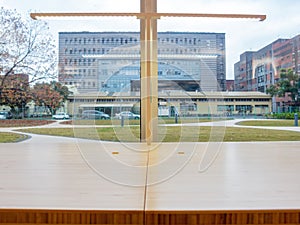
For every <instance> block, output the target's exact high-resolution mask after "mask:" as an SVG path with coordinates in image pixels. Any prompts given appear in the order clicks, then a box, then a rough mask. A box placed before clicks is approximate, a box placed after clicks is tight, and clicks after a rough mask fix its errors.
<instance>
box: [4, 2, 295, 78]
mask: <svg viewBox="0 0 300 225" xmlns="http://www.w3.org/2000/svg"><path fill="white" fill-rule="evenodd" d="M157 1H158V12H172V13H176V12H186V13H245V14H265V15H266V16H267V19H266V20H265V21H264V22H258V21H257V20H249V19H220V18H218V19H213V18H210V19H207V18H189V19H185V18H176V19H174V18H172V19H170V18H168V19H166V18H162V19H160V20H159V21H158V29H159V31H188V32H217V33H225V34H226V36H225V37H226V60H227V62H226V66H227V79H233V66H234V63H236V62H237V61H239V56H240V54H242V53H243V52H245V51H249V50H253V51H256V50H259V49H261V48H262V47H264V46H265V45H267V44H269V43H271V42H273V41H275V40H277V39H278V38H292V37H294V36H296V35H298V34H300V13H299V9H300V1H298V0H284V1H283V0H281V1H280V0H277V1H276V0H157ZM0 3H1V6H4V7H5V8H12V9H17V11H18V12H20V13H24V15H26V16H27V15H29V14H28V12H29V11H32V12H139V10H140V8H139V3H140V0H84V1H82V0H0ZM46 21H47V22H48V23H49V26H50V29H51V31H52V33H53V35H54V37H55V38H56V39H57V38H58V32H60V31H138V29H139V22H138V20H137V19H135V18H116V19H112V18H102V19H98V20H97V21H95V18H94V19H93V21H92V20H81V21H69V20H68V21H67V20H65V19H64V20H59V21H58V20H46Z"/></svg>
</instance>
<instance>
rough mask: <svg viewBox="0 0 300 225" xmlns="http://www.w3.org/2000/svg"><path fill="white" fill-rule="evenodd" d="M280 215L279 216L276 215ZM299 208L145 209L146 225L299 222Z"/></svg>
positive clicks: (241, 224)
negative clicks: (236, 209)
mask: <svg viewBox="0 0 300 225" xmlns="http://www.w3.org/2000/svg"><path fill="white" fill-rule="evenodd" d="M278 215H280V216H278ZM299 218H300V209H299V210H244V211H231V210H226V211H184V210H182V211H147V212H146V223H145V224H147V225H185V224H186V225H210V224H224V225H226V224H240V225H243V224H253V225H255V224H265V225H267V224H300V219H299Z"/></svg>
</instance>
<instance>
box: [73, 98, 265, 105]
mask: <svg viewBox="0 0 300 225" xmlns="http://www.w3.org/2000/svg"><path fill="white" fill-rule="evenodd" d="M165 100H166V99H160V98H159V100H158V101H159V102H161V101H165ZM238 100H239V98H232V99H230V101H227V102H234V101H236V102H238ZM70 101H71V102H74V101H75V102H77V101H80V102H118V101H122V102H139V101H140V99H139V98H137V99H135V98H134V99H131V98H130V99H119V98H101V99H96V100H95V99H75V100H74V99H71V100H70ZM168 101H171V102H184V104H186V105H192V104H194V102H197V101H198V102H207V101H217V102H223V101H225V99H221V98H219V99H207V98H199V99H198V98H197V99H195V98H194V99H192V100H191V99H182V98H170V99H168ZM251 101H254V102H269V101H270V99H268V98H266V99H264V98H259V99H248V100H247V102H251Z"/></svg>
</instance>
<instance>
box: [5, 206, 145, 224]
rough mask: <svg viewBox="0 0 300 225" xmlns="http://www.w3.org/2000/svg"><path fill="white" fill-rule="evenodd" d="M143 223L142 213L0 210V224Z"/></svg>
mask: <svg viewBox="0 0 300 225" xmlns="http://www.w3.org/2000/svg"><path fill="white" fill-rule="evenodd" d="M143 223H144V213H143V211H86V210H82V211H79V210H76V211H74V210H22V209H6V210H5V209H2V210H0V224H103V225H110V224H134V225H139V224H143Z"/></svg>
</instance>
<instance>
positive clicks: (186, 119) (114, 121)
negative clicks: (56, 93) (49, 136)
mask: <svg viewBox="0 0 300 225" xmlns="http://www.w3.org/2000/svg"><path fill="white" fill-rule="evenodd" d="M220 120H224V119H218V118H212V119H210V118H195V117H181V118H178V121H177V122H178V123H179V124H180V123H201V122H212V121H220ZM158 121H159V124H175V118H167V117H159V120H158ZM60 123H61V124H70V125H120V124H121V120H118V119H111V120H82V119H78V120H68V121H62V122H60ZM124 124H125V125H139V124H140V120H125V121H124Z"/></svg>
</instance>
